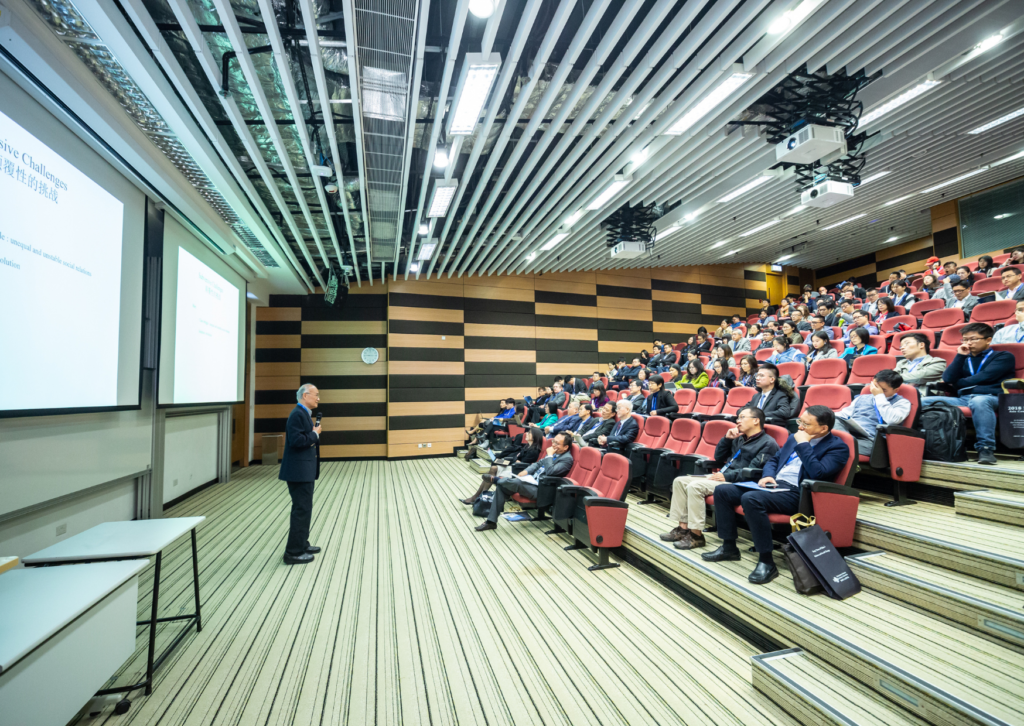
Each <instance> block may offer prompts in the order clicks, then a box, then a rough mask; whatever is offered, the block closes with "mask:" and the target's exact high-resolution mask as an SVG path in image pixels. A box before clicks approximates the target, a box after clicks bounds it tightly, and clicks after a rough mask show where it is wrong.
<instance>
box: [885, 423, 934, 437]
mask: <svg viewBox="0 0 1024 726" xmlns="http://www.w3.org/2000/svg"><path fill="white" fill-rule="evenodd" d="M878 432H879V433H881V434H895V435H896V436H910V437H912V438H915V439H923V438H926V437H925V433H924V431H918V430H917V429H912V428H908V427H907V426H900V425H899V424H890V425H889V426H883V425H881V424H879V426H878Z"/></svg>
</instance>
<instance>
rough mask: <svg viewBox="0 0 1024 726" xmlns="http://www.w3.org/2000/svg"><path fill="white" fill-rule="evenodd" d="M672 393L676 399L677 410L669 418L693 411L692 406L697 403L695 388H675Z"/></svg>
mask: <svg viewBox="0 0 1024 726" xmlns="http://www.w3.org/2000/svg"><path fill="white" fill-rule="evenodd" d="M672 395H673V396H674V397H675V399H676V405H677V406H679V411H678V412H677V413H675V414H672V415H670V416H669V418H675V417H677V416H679V415H680V414H684V413H693V407H694V406H696V405H697V392H696V391H695V390H693V389H692V388H677V389H676V390H675V391H673V392H672Z"/></svg>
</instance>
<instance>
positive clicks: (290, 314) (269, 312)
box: [256, 308, 302, 322]
mask: <svg viewBox="0 0 1024 726" xmlns="http://www.w3.org/2000/svg"><path fill="white" fill-rule="evenodd" d="M256 320H284V321H292V322H295V321H298V320H302V308H256Z"/></svg>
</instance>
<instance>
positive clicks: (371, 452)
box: [320, 444, 388, 459]
mask: <svg viewBox="0 0 1024 726" xmlns="http://www.w3.org/2000/svg"><path fill="white" fill-rule="evenodd" d="M387 453H388V447H387V444H362V445H359V446H346V445H344V444H332V445H330V446H321V447H320V458H322V459H369V458H373V457H383V456H387Z"/></svg>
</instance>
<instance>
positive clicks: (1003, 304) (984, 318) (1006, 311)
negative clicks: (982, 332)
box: [971, 300, 1017, 325]
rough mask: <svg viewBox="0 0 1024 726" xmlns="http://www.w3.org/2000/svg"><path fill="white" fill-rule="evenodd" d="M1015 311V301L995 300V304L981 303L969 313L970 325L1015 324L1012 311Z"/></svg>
mask: <svg viewBox="0 0 1024 726" xmlns="http://www.w3.org/2000/svg"><path fill="white" fill-rule="evenodd" d="M1016 309H1017V301H1016V300H996V301H995V302H988V303H981V304H980V305H975V306H974V310H972V311H971V322H972V323H987V324H989V325H995V324H996V323H1015V322H1017V320H1016V318H1015V317H1014V314H1013V313H1014V310H1016Z"/></svg>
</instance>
